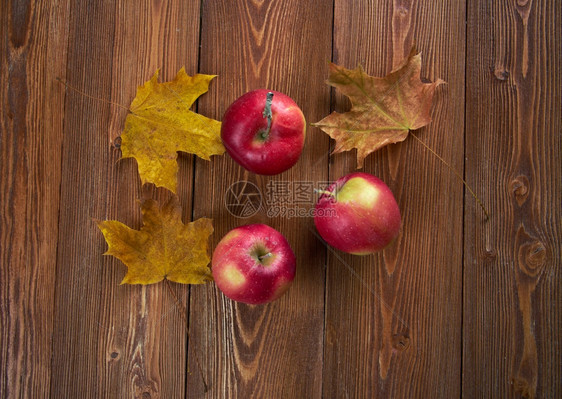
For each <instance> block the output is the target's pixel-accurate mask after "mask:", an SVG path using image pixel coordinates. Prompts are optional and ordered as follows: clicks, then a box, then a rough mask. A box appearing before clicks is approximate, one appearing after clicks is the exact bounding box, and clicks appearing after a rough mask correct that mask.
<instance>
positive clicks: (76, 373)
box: [0, 0, 562, 398]
mask: <svg viewBox="0 0 562 399" xmlns="http://www.w3.org/2000/svg"><path fill="white" fill-rule="evenodd" d="M560 21H562V2H560V1H558V0H542V1H539V0H535V1H523V0H522V1H517V2H516V1H509V2H506V1H492V2H490V1H484V0H458V1H413V0H403V1H390V0H379V1H375V0H373V1H359V0H358V1H347V2H346V1H340V0H336V1H320V0H316V1H312V0H310V1H308V0H284V1H281V0H277V1H265V0H264V1H257V0H256V1H250V0H248V1H227V0H204V1H200V0H189V1H184V0H169V1H152V2H149V1H139V2H136V1H135V2H133V1H130V2H125V1H122V2H119V1H114V0H106V1H94V0H91V1H72V0H58V1H55V0H53V1H40V0H37V1H32V0H29V1H23V0H22V1H12V2H3V3H2V11H1V21H0V30H1V31H0V32H1V34H0V37H1V38H2V52H1V54H2V58H1V81H2V85H1V90H0V100H1V107H0V110H1V111H0V121H1V135H0V150H1V168H2V169H1V171H0V179H1V186H2V187H3V189H2V191H1V193H0V205H1V210H0V213H1V215H0V216H1V225H0V239H1V241H0V245H1V257H2V258H1V265H0V270H1V274H0V279H1V281H0V287H1V288H0V290H1V296H0V298H1V302H0V314H1V318H0V333H1V337H0V348H1V351H0V370H1V371H0V397H2V398H20V397H25V398H41V397H53V398H84V397H87V398H103V397H112V398H126V397H140V398H156V397H161V398H178V397H184V396H187V397H194V398H199V397H212V398H227V397H238V398H320V397H323V398H455V397H456V398H458V397H461V396H462V397H465V398H517V397H520V396H521V395H522V396H524V397H528V398H532V397H541V398H555V397H560V395H562V385H561V381H562V365H561V354H562V349H561V344H562V342H561V337H562V334H561V331H562V323H561V320H562V318H561V312H562V284H561V282H562V279H561V266H562V263H561V261H560V259H561V241H562V235H561V203H562V201H561V199H562V195H561V179H562V168H561V161H560V158H561V156H562V151H561V133H562V118H561V109H562V99H561V98H562V97H561V87H562V85H561V75H562V68H561V67H562V65H561V63H562V52H561V51H560V50H561V48H562V30H561V27H560V26H561V24H560ZM413 43H416V44H417V46H418V48H419V49H420V51H421V52H422V54H423V66H422V76H423V77H424V78H427V79H429V80H432V81H433V80H436V79H437V78H442V79H444V80H445V81H446V82H447V84H446V85H443V86H441V87H439V89H438V91H437V94H436V97H435V103H434V106H433V108H432V116H433V122H432V123H431V124H430V125H429V126H427V127H425V128H422V129H420V130H418V131H417V132H416V134H417V136H418V137H419V138H420V140H422V141H423V142H424V143H426V144H427V145H428V146H430V147H431V148H432V149H433V150H434V151H435V152H436V153H438V154H439V155H440V156H441V157H443V159H444V160H445V161H446V162H447V163H449V164H450V165H451V166H452V168H454V169H455V170H456V171H458V172H459V173H461V174H462V175H463V176H464V178H465V179H466V182H467V183H468V185H469V186H470V187H472V188H473V189H474V190H475V192H476V193H477V195H478V196H479V198H480V199H481V200H482V202H483V203H484V205H485V207H486V208H487V210H488V212H489V214H490V219H489V220H488V221H485V217H484V215H483V212H482V211H481V209H480V208H479V206H478V204H477V202H476V201H475V200H474V198H473V197H472V196H471V195H470V194H469V192H468V190H467V188H466V187H465V186H463V184H462V183H461V182H460V181H459V180H458V179H457V177H455V175H454V173H452V172H451V171H450V170H449V169H448V168H447V167H446V166H444V164H443V163H442V162H441V161H440V160H439V159H438V158H437V157H436V156H435V155H433V154H432V153H431V152H430V151H428V150H427V149H425V148H424V147H423V146H422V145H421V144H420V143H419V142H417V141H416V140H414V139H412V138H409V139H407V140H406V141H405V142H403V143H400V144H396V145H391V146H388V147H386V148H384V149H382V150H380V151H378V152H376V153H374V154H372V155H370V156H369V157H368V158H367V160H366V163H365V166H364V168H363V170H364V171H365V172H369V173H373V174H375V175H378V176H379V177H381V178H382V179H383V180H385V181H386V182H387V184H388V185H389V186H390V187H391V189H392V190H393V192H394V194H395V196H396V198H397V200H398V203H399V206H400V209H401V212H402V217H403V222H402V229H401V233H400V236H399V238H398V240H397V241H396V242H395V244H394V245H393V246H392V247H390V248H389V249H387V250H385V251H384V252H382V253H378V254H376V255H372V256H364V257H357V256H352V255H347V254H344V253H342V252H339V251H335V250H333V249H330V248H327V247H326V246H325V245H324V244H323V242H322V241H321V240H320V239H319V238H318V236H317V235H316V233H315V229H314V223H313V220H312V218H310V217H291V218H289V217H287V216H286V215H285V216H283V215H277V216H276V215H270V216H271V217H270V216H268V215H267V213H266V212H265V210H266V209H267V204H266V205H265V206H264V208H262V211H260V212H258V213H257V214H256V215H254V216H252V217H250V218H246V219H242V218H238V217H235V216H233V215H231V214H230V213H229V212H228V209H227V208H226V207H225V204H224V195H225V193H226V191H227V189H228V188H229V186H231V185H232V184H233V183H236V182H238V181H249V182H252V183H254V184H255V185H256V186H257V187H258V188H259V189H260V191H261V192H262V194H263V195H264V200H265V199H267V195H268V184H270V185H271V184H274V185H282V184H289V185H291V186H290V187H293V189H294V186H295V185H296V184H297V183H298V182H306V183H307V184H308V183H309V182H312V183H313V184H320V183H322V182H326V181H331V180H334V179H336V178H338V177H340V176H342V175H344V174H346V173H348V172H351V171H354V170H355V153H354V152H348V153H343V154H337V155H330V151H331V150H333V147H334V143H333V141H331V140H330V139H329V137H328V136H327V135H325V134H324V133H322V132H321V131H320V130H319V129H317V128H314V127H309V129H308V133H307V138H306V145H305V150H304V153H303V155H302V157H301V159H300V161H299V163H298V164H297V165H296V166H295V167H294V168H292V169H291V170H290V171H288V172H285V173H283V174H281V175H278V176H274V177H263V176H256V175H254V174H252V173H249V172H246V171H244V170H243V169H242V168H241V167H239V166H237V165H236V164H235V163H234V162H233V161H232V159H231V158H230V157H229V156H228V155H224V156H220V157H214V158H213V159H212V160H211V161H210V162H209V161H204V160H202V159H196V157H194V156H192V155H187V154H180V155H179V159H178V162H179V165H180V173H179V179H180V180H179V188H178V195H179V197H180V200H181V204H182V207H183V217H184V220H185V221H186V222H187V221H189V220H191V219H195V218H199V217H202V216H207V217H211V218H213V220H214V226H215V233H214V235H213V237H212V240H211V246H212V247H214V245H216V243H217V242H218V241H219V240H220V238H221V237H222V236H223V235H224V234H225V233H226V232H227V231H229V230H230V229H232V228H234V227H235V226H238V225H241V224H246V223H254V222H262V223H267V224H269V225H271V226H273V227H275V228H277V229H279V230H280V231H282V232H283V233H284V234H285V235H286V237H287V238H288V240H289V242H290V243H291V245H292V246H293V249H294V250H295V252H296V253H297V256H298V274H297V278H296V280H295V282H294V284H293V286H292V287H291V289H290V290H289V292H288V293H287V294H286V295H285V296H283V297H282V298H281V299H280V300H278V301H276V302H274V303H272V304H270V305H266V306H255V307H252V306H247V305H243V304H237V303H234V302H232V301H230V300H228V299H226V298H225V297H224V296H223V295H222V294H221V293H220V292H219V291H218V290H217V288H216V287H215V285H214V284H208V285H203V286H192V287H190V286H185V285H179V284H171V287H172V289H173V290H174V292H175V294H176V295H177V296H178V298H180V301H181V302H183V303H184V304H185V305H186V306H187V311H188V326H186V325H185V323H184V321H183V319H182V317H181V313H180V311H179V310H178V308H177V306H175V304H174V299H173V297H172V295H171V293H170V292H169V291H168V290H167V288H166V284H164V283H160V284H156V285H152V286H139V285H133V286H131V285H119V283H120V281H121V279H122V278H123V276H124V274H125V271H126V268H125V266H124V265H123V264H122V263H121V262H119V261H118V260H116V259H114V258H111V257H107V256H106V257H104V256H102V254H103V253H104V252H105V250H106V243H105V242H104V239H103V236H102V234H101V233H100V231H99V230H98V229H97V227H96V225H95V223H94V222H93V219H101V220H105V219H116V220H119V221H121V222H123V223H126V224H128V225H129V226H131V227H134V228H139V227H140V225H141V219H140V211H139V206H138V203H137V201H136V200H137V199H139V198H146V197H152V198H156V199H160V200H164V199H166V198H167V197H168V196H169V193H168V192H166V191H165V190H164V189H155V188H154V187H152V186H146V187H144V188H143V187H141V185H140V182H139V178H138V174H137V166H136V163H135V161H133V160H131V159H127V160H121V161H120V160H119V158H120V151H119V149H117V148H116V147H115V146H114V142H115V139H116V138H117V137H118V136H119V135H120V133H121V131H122V129H123V125H124V119H125V116H126V114H127V110H126V108H127V106H128V104H130V102H131V100H132V99H133V97H134V96H135V92H136V88H137V86H138V85H140V84H142V83H143V82H144V81H146V80H148V79H149V78H150V77H151V76H152V74H153V73H154V72H155V70H156V69H158V68H160V69H161V78H162V79H163V80H170V79H173V77H174V76H175V73H176V72H177V71H178V70H179V69H180V68H181V67H182V66H185V68H186V70H187V72H188V73H189V74H194V73H197V72H200V73H208V74H217V75H219V76H218V78H216V79H215V81H213V83H212V84H211V88H210V91H209V93H208V94H206V95H204V96H202V97H201V98H200V100H199V101H198V103H197V105H196V110H197V111H198V112H199V113H201V114H203V115H206V116H209V117H212V118H215V119H219V120H220V119H221V117H222V114H223V112H224V111H225V109H226V108H227V106H228V105H229V104H230V103H231V102H232V101H233V100H234V99H235V98H237V97H238V96H240V95H241V94H243V93H245V92H246V91H249V90H251V89H255V88H262V87H267V88H270V89H275V90H279V91H282V92H284V93H287V94H288V95H290V96H291V97H293V98H294V99H295V100H296V102H297V103H298V104H299V105H300V106H301V107H302V109H303V112H304V114H305V115H306V118H307V121H308V122H316V121H319V120H320V119H321V118H323V117H324V116H326V115H327V114H328V113H330V112H331V111H333V110H338V111H345V110H347V109H348V108H349V102H348V101H347V100H346V99H344V98H343V97H341V96H340V95H339V94H337V93H335V92H333V91H331V90H330V88H329V87H328V86H327V85H326V84H325V80H326V79H327V77H328V61H330V60H332V61H334V62H336V63H338V64H340V65H343V66H346V67H349V68H354V67H355V66H356V65H357V64H361V65H363V67H364V68H365V70H366V71H367V72H368V73H369V74H371V75H375V76H383V75H385V74H387V73H388V72H389V71H391V70H392V68H393V67H396V66H397V65H398V63H399V62H400V61H401V60H402V59H403V58H404V56H405V55H407V54H408V52H409V51H410V48H411V46H412V44H413ZM57 78H58V79H61V80H62V81H64V82H66V83H67V84H68V85H69V86H71V87H73V88H74V89H76V90H79V91H80V92H81V93H78V92H77V91H76V90H72V89H70V88H67V87H65V86H64V85H63V84H61V83H60V81H59V80H57ZM271 182H274V183H271ZM269 194H272V192H269ZM303 207H304V209H305V210H310V209H311V208H312V207H313V204H312V203H307V204H304V205H303ZM186 327H188V328H189V334H188V333H187V328H186ZM197 359H198V361H199V366H200V368H199V366H198V364H197ZM200 371H201V372H202V375H203V377H202V375H201V373H200ZM203 380H205V381H206V383H207V384H208V392H207V393H206V394H205V393H204V384H203Z"/></svg>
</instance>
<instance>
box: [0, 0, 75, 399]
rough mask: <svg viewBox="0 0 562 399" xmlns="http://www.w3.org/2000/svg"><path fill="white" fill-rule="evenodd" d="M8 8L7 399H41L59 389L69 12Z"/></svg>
mask: <svg viewBox="0 0 562 399" xmlns="http://www.w3.org/2000/svg"><path fill="white" fill-rule="evenodd" d="M4 6H5V7H4ZM54 7H56V8H57V10H56V11H54V10H53V8H54ZM2 8H3V11H2V14H1V19H0V26H1V27H0V38H1V39H2V45H1V47H2V49H1V50H0V51H1V59H0V61H1V62H0V68H1V69H0V79H1V81H2V85H1V86H0V87H1V88H0V123H1V130H0V154H1V155H0V159H1V169H0V186H1V187H2V190H0V206H1V208H0V209H1V210H0V215H1V216H0V217H1V224H0V248H1V250H0V254H1V257H0V259H1V260H0V298H1V299H0V300H1V302H0V365H1V366H0V397H2V398H19V397H22V398H23V397H33V398H40V397H46V396H47V395H48V392H49V389H50V383H51V353H52V347H51V336H52V333H53V304H54V293H55V273H54V272H53V271H54V270H55V269H56V249H57V237H58V230H59V229H58V217H59V191H60V182H61V172H60V171H61V151H60V150H61V146H62V140H63V135H62V125H63V115H64V93H63V90H61V87H60V85H59V84H58V83H57V82H56V80H55V77H57V76H64V73H65V63H66V40H67V31H68V25H67V23H66V20H67V18H68V4H67V2H65V1H61V2H58V3H56V4H55V3H53V2H45V1H20V2H10V4H6V5H4V4H3V7H2ZM52 54H58V57H56V58H54V57H52V56H51V55H52Z"/></svg>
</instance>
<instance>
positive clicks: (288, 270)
mask: <svg viewBox="0 0 562 399" xmlns="http://www.w3.org/2000/svg"><path fill="white" fill-rule="evenodd" d="M211 270H212V273H213V278H214V279H215V284H216V285H217V286H218V287H219V289H220V290H221V291H222V292H223V294H224V295H226V296H227V297H229V298H230V299H233V300H235V301H239V302H244V303H248V304H254V305H255V304H261V303H267V302H271V301H273V300H275V299H277V298H279V297H280V296H281V295H282V294H283V293H284V292H285V291H286V290H287V289H288V288H289V286H290V285H291V282H292V281H293V279H294V278H295V272H296V259H295V254H294V253H293V250H292V249H291V247H290V246H289V243H288V242H287V240H286V239H285V237H283V235H282V234H281V233H280V232H278V231H277V230H275V229H273V228H272V227H269V226H267V225H265V224H249V225H246V226H240V227H237V228H235V229H233V230H231V231H230V232H229V233H227V234H226V235H225V236H224V237H223V238H222V240H220V242H219V243H218V245H217V247H216V248H215V251H214V252H213V260H212V269H211Z"/></svg>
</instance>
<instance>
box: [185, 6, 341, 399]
mask: <svg viewBox="0 0 562 399" xmlns="http://www.w3.org/2000/svg"><path fill="white" fill-rule="evenodd" d="M203 6H204V7H203V13H202V43H201V72H202V73H214V74H215V73H216V74H218V75H219V77H218V78H217V80H216V82H215V83H214V84H213V86H212V87H211V91H210V94H209V95H208V96H205V97H203V98H202V99H201V100H200V103H199V104H200V105H199V111H200V112H201V113H203V114H204V115H207V116H211V117H214V118H216V119H221V118H222V115H223V113H224V111H225V110H226V108H227V107H228V105H229V104H230V103H231V102H232V101H234V100H235V99H236V98H237V97H239V96H240V95H242V94H244V93H245V92H247V91H250V90H253V89H257V88H269V89H273V90H278V91H281V92H284V93H286V94H287V95H289V96H291V97H292V98H294V99H295V101H296V102H297V103H298V104H299V105H300V106H301V108H302V109H303V112H304V114H305V117H306V118H307V120H308V121H315V120H319V119H320V118H321V117H322V116H324V115H325V114H326V113H327V112H328V111H329V100H330V97H329V89H328V88H327V86H326V85H325V84H324V80H325V78H326V76H327V68H328V63H327V60H329V59H330V51H331V27H332V5H331V4H330V2H323V1H302V0H293V1H284V2H275V1H273V2H258V1H241V2H231V1H204V2H203ZM327 151H328V139H327V137H326V136H324V135H322V134H320V133H319V132H318V131H317V130H314V129H309V132H308V135H307V139H306V144H305V150H304V153H303V155H302V157H301V159H300V161H299V162H298V163H297V165H296V166H295V167H294V168H292V169H291V170H289V171H288V172H285V173H283V174H281V175H278V176H273V177H265V176H257V175H254V174H252V173H249V172H246V171H244V170H243V169H242V168H241V167H239V166H237V165H236V164H235V163H234V161H233V160H232V159H231V158H230V157H229V156H228V155H224V156H222V157H215V158H214V159H212V160H211V162H206V161H200V160H198V161H197V165H196V180H195V193H194V197H195V204H194V213H195V217H201V216H208V217H212V218H213V219H214V224H215V234H214V237H213V247H214V245H216V244H217V242H218V241H219V240H220V238H221V237H222V236H223V235H224V234H226V233H227V232H228V231H229V230H230V229H232V228H234V227H236V226H239V225H242V224H248V223H266V224H269V225H271V226H272V227H274V228H276V229H278V230H279V231H281V232H282V233H283V234H284V235H285V236H286V237H287V239H288V241H289V242H290V244H291V246H292V247H293V249H294V251H295V253H296V255H297V262H298V271H297V277H296V279H295V282H294V283H293V285H292V287H291V288H290V290H289V292H288V293H287V294H285V295H284V296H283V297H282V298H280V299H279V300H278V301H276V302H274V303H272V304H268V305H260V306H247V305H244V304H239V303H235V302H233V301H231V300H229V299H227V298H226V297H224V296H223V295H222V294H221V293H220V292H219V291H218V289H217V288H216V287H215V286H214V285H208V286H206V287H194V288H193V289H192V297H191V322H190V328H191V336H192V339H191V340H190V346H189V362H188V364H189V369H190V371H191V372H190V373H189V374H188V383H187V384H188V387H187V395H188V397H201V395H202V394H203V390H204V388H203V385H202V380H201V378H200V376H199V375H198V373H197V369H196V363H195V362H196V360H195V357H196V356H197V357H198V358H199V359H200V360H201V366H202V369H203V371H204V374H205V378H206V380H207V383H208V385H209V393H208V394H207V397H213V398H225V397H240V398H250V397H255V398H262V397H267V398H276V397H279V398H315V397H316V398H318V397H320V396H321V379H322V337H323V308H324V270H323V265H324V261H325V249H324V248H323V246H322V245H321V244H320V242H319V241H318V240H317V239H316V238H315V237H314V235H313V234H312V232H313V228H314V227H313V226H314V225H313V221H312V219H311V218H291V219H289V218H288V217H283V216H282V215H277V216H275V217H268V215H267V209H269V206H268V205H267V204H264V205H265V208H263V209H262V211H261V212H259V213H258V214H256V215H254V216H253V217H249V218H247V219H243V218H237V217H235V216H232V215H231V214H229V212H228V210H227V209H226V207H225V205H224V202H223V199H224V196H225V194H226V192H227V190H228V187H229V186H230V185H231V184H233V183H236V182H238V181H250V182H252V183H254V184H256V185H257V186H258V187H259V189H260V190H261V193H262V195H263V200H264V202H267V200H268V199H271V200H272V201H275V200H276V198H269V195H270V194H271V195H273V192H274V191H275V190H274V191H272V192H270V193H269V194H268V184H273V185H275V186H278V185H284V184H289V185H290V187H289V188H290V189H291V188H294V184H295V182H312V183H315V182H317V181H320V180H321V181H325V180H326V178H327V157H326V156H325V155H326V154H327ZM271 182H274V183H271ZM270 188H271V186H270ZM310 194H312V192H310ZM279 205H281V206H286V207H287V208H291V209H293V208H295V204H294V203H292V200H289V201H283V202H281V203H280V204H279ZM312 205H313V204H312V201H310V203H307V204H305V205H303V208H302V209H305V212H307V211H308V210H309V209H310V208H311V207H312Z"/></svg>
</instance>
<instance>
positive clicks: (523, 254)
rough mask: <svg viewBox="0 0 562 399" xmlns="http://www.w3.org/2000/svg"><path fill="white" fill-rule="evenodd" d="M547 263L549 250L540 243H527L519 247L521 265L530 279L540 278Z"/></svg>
mask: <svg viewBox="0 0 562 399" xmlns="http://www.w3.org/2000/svg"><path fill="white" fill-rule="evenodd" d="M546 262H547V249H546V247H545V246H544V244H543V243H542V242H540V241H533V242H530V243H525V244H523V245H521V247H519V265H520V268H521V270H522V271H523V272H524V273H525V274H527V275H528V276H530V277H536V276H538V275H539V274H540V273H541V271H542V270H543V268H544V266H545V264H546Z"/></svg>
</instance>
